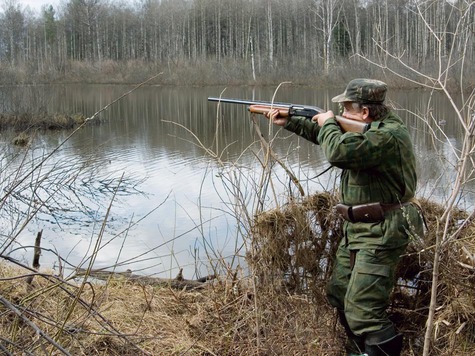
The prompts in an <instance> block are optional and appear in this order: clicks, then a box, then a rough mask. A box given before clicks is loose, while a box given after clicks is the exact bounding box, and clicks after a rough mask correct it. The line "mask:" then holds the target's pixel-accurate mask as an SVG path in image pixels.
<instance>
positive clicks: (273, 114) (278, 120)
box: [264, 109, 288, 126]
mask: <svg viewBox="0 0 475 356" xmlns="http://www.w3.org/2000/svg"><path fill="white" fill-rule="evenodd" d="M264 115H265V117H267V118H268V119H269V120H271V121H272V122H273V123H274V124H276V125H278V126H284V125H285V124H286V123H287V120H288V117H283V116H280V115H279V110H278V109H272V110H269V111H268V112H267V113H265V114H264Z"/></svg>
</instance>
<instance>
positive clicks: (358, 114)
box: [341, 101, 371, 122]
mask: <svg viewBox="0 0 475 356" xmlns="http://www.w3.org/2000/svg"><path fill="white" fill-rule="evenodd" d="M341 104H342V109H343V113H342V114H341V116H343V117H344V118H346V119H351V120H356V121H363V122H371V119H370V118H369V117H368V115H369V110H368V108H367V107H366V106H362V107H361V108H360V107H359V105H358V103H355V102H350V101H346V102H344V103H341Z"/></svg>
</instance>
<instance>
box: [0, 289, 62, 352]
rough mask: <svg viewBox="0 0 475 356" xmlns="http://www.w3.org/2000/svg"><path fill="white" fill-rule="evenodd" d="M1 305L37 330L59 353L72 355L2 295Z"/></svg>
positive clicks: (0, 297) (0, 298)
mask: <svg viewBox="0 0 475 356" xmlns="http://www.w3.org/2000/svg"><path fill="white" fill-rule="evenodd" d="M0 303H2V304H3V305H5V307H7V308H8V309H10V310H11V311H13V312H14V313H15V314H16V315H17V316H18V317H19V318H20V319H21V320H23V322H25V323H26V324H28V326H29V327H31V328H32V329H33V330H35V332H36V334H38V335H40V336H42V337H43V338H45V339H46V340H47V341H48V342H49V343H50V344H51V345H53V346H54V347H56V348H57V349H58V350H59V351H61V352H62V353H63V354H64V355H70V353H69V352H68V351H66V350H65V349H64V348H63V347H62V346H61V345H59V344H58V343H56V342H55V341H54V340H53V339H52V338H50V337H49V336H48V335H47V334H46V333H44V332H43V331H42V330H41V329H40V328H39V327H37V326H36V325H35V324H34V323H33V322H32V321H31V320H30V319H28V318H27V317H25V316H24V315H23V314H22V312H21V311H20V310H18V308H16V307H15V306H14V305H13V304H12V303H10V302H9V301H8V300H6V299H5V298H4V297H3V296H1V295H0Z"/></svg>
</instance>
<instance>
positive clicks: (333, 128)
mask: <svg viewBox="0 0 475 356" xmlns="http://www.w3.org/2000/svg"><path fill="white" fill-rule="evenodd" d="M373 124H374V125H373ZM373 124H372V125H371V128H370V129H369V130H368V131H366V132H365V133H364V134H361V133H355V132H345V133H343V132H342V131H341V129H340V128H339V126H338V125H337V124H336V122H335V120H327V121H326V122H325V124H324V125H323V127H322V128H321V130H320V131H319V133H318V137H317V140H318V142H320V145H321V146H322V149H323V152H324V154H325V157H326V159H327V160H328V162H329V163H330V164H332V165H334V166H336V167H339V168H342V169H359V170H361V169H370V168H373V167H377V166H379V165H380V164H381V161H382V157H383V155H384V156H385V157H391V151H393V150H394V145H395V142H394V138H393V137H392V135H391V134H390V133H388V132H386V131H385V130H381V127H379V126H380V123H379V122H374V123H373Z"/></svg>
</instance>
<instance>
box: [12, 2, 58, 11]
mask: <svg viewBox="0 0 475 356" xmlns="http://www.w3.org/2000/svg"><path fill="white" fill-rule="evenodd" d="M17 1H18V3H19V4H20V5H21V7H22V8H25V7H26V6H29V7H30V9H32V10H33V11H36V12H37V13H39V12H40V10H41V7H42V6H43V5H46V4H48V5H53V7H56V6H57V5H58V4H59V1H60V0H17Z"/></svg>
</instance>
